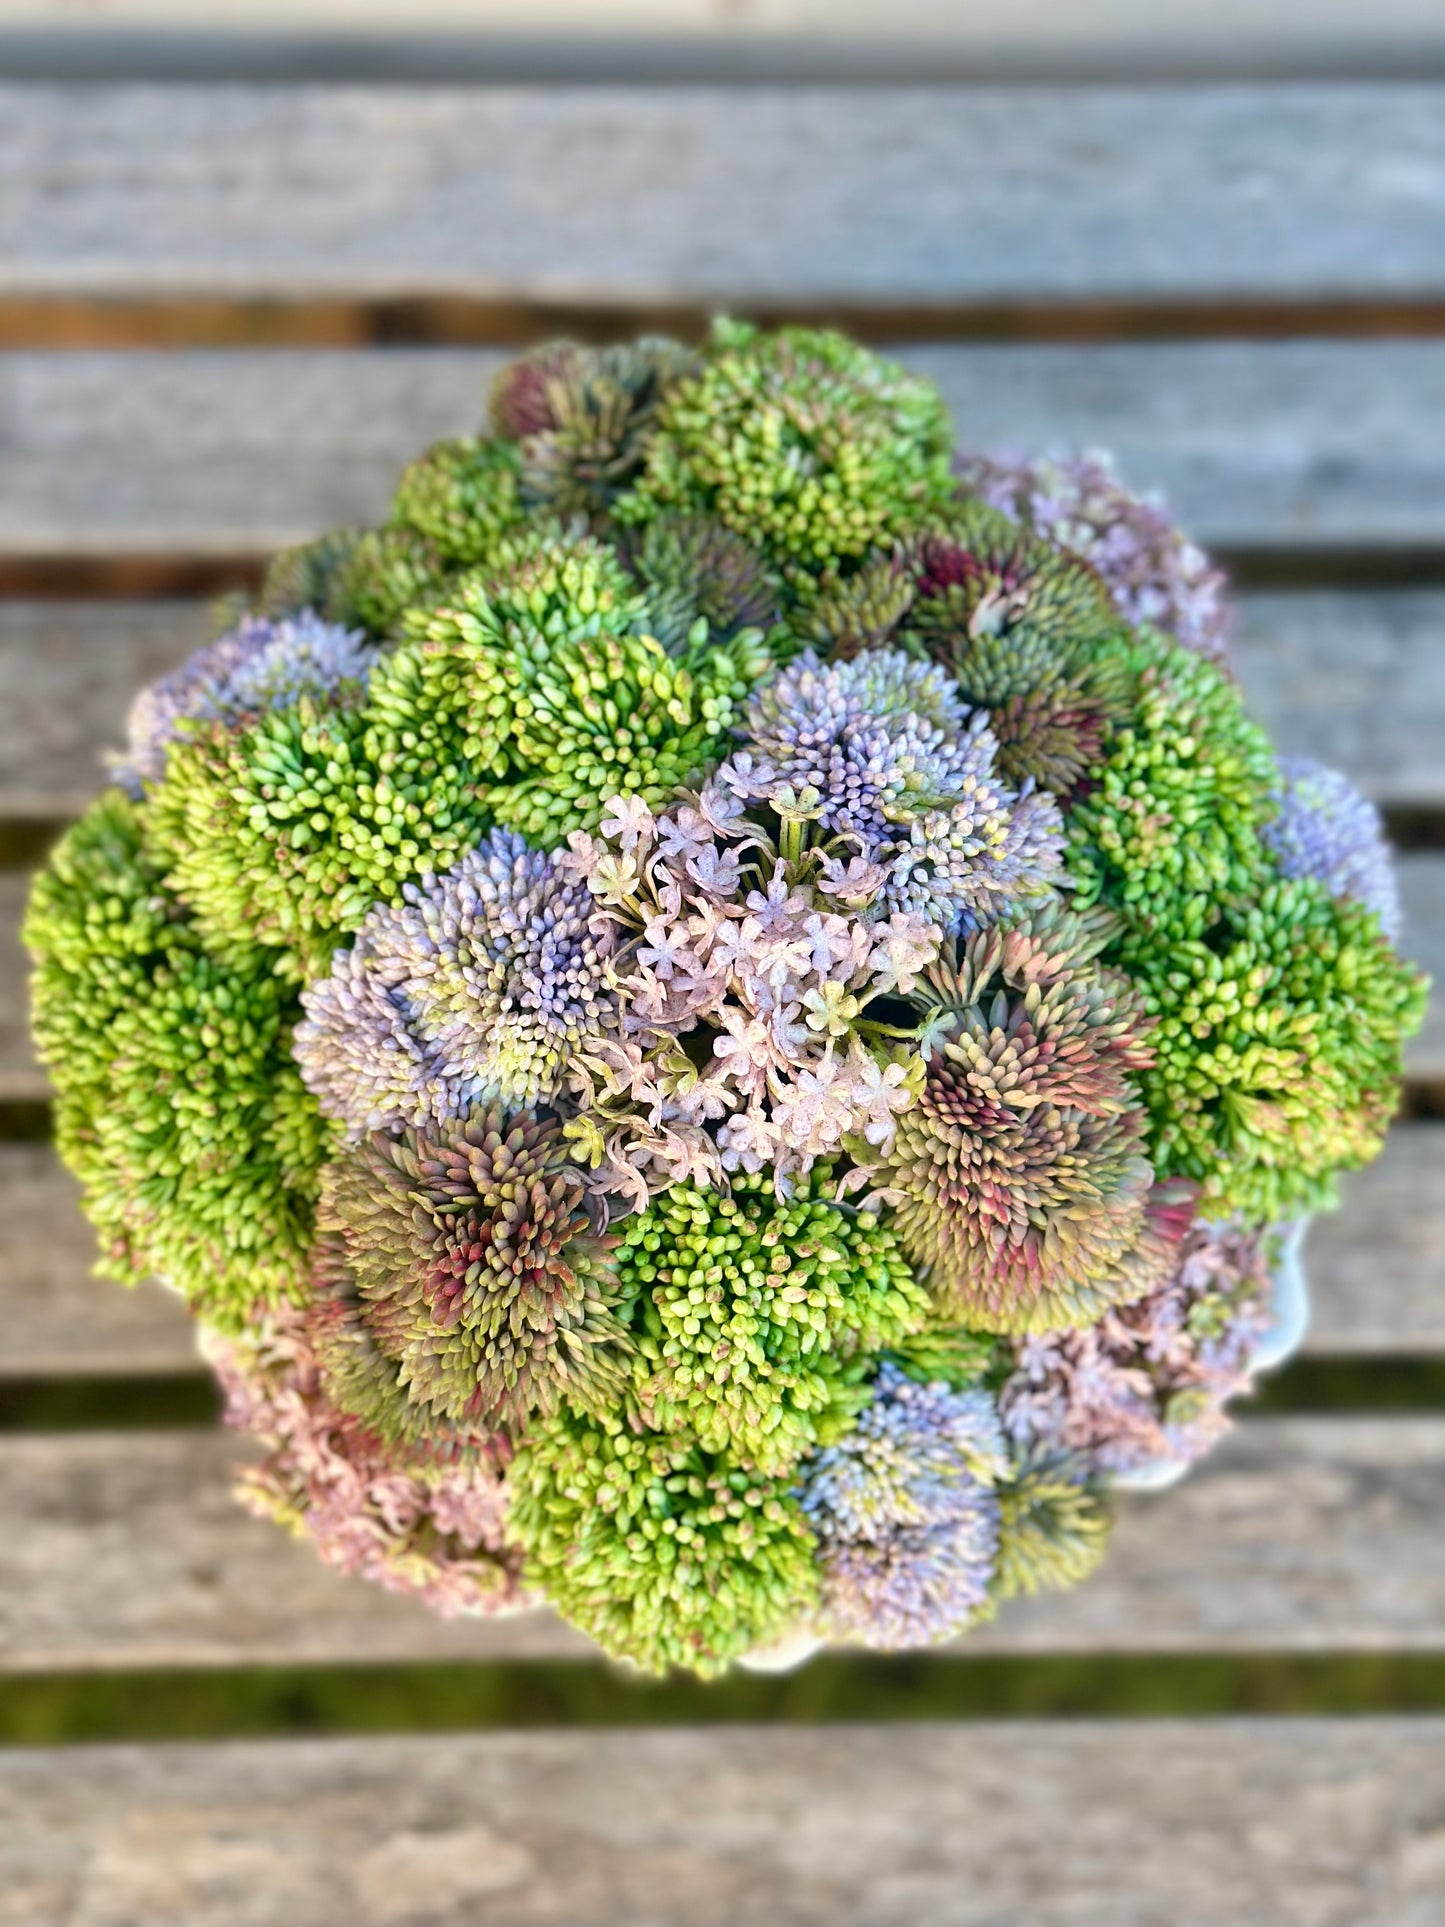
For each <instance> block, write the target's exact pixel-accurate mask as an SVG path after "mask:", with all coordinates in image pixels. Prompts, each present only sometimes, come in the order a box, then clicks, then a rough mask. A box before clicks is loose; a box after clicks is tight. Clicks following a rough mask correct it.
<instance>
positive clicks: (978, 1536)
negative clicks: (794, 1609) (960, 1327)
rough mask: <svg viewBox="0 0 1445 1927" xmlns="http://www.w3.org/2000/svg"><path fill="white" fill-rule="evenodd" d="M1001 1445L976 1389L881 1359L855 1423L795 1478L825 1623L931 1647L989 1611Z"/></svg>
mask: <svg viewBox="0 0 1445 1927" xmlns="http://www.w3.org/2000/svg"><path fill="white" fill-rule="evenodd" d="M1008 1470H1009V1452H1008V1446H1007V1443H1006V1441H1005V1438H1004V1434H1003V1431H1002V1429H1001V1427H1000V1425H999V1418H998V1412H997V1410H996V1408H995V1405H994V1401H993V1399H992V1398H991V1397H990V1396H989V1394H988V1393H987V1392H986V1391H984V1390H982V1389H981V1388H973V1389H969V1390H966V1391H954V1390H951V1389H950V1388H949V1386H947V1385H946V1384H944V1383H942V1382H941V1381H940V1382H934V1383H931V1384H919V1383H917V1382H915V1381H914V1380H913V1379H912V1378H910V1377H908V1376H907V1375H906V1373H904V1372H903V1371H902V1370H900V1369H899V1367H898V1366H896V1365H893V1364H891V1363H885V1364H884V1365H883V1366H882V1368H881V1369H880V1371H879V1373H878V1377H877V1379H876V1380H875V1381H874V1385H873V1388H872V1397H871V1399H870V1400H869V1402H868V1404H867V1405H866V1406H865V1407H864V1409H863V1411H862V1412H861V1413H860V1414H859V1417H858V1420H857V1423H856V1424H855V1425H854V1427H853V1428H852V1430H851V1431H850V1432H849V1433H848V1435H847V1436H846V1437H845V1438H844V1439H843V1440H842V1441H841V1442H840V1443H839V1444H837V1445H834V1446H830V1447H829V1448H828V1449H827V1450H825V1451H823V1452H820V1453H818V1455H817V1456H816V1457H815V1458H814V1459H813V1460H812V1461H811V1463H810V1464H809V1466H808V1470H807V1476H806V1478H805V1479H804V1481H803V1486H802V1505H803V1512H804V1514H805V1515H806V1517H807V1518H808V1520H809V1522H810V1523H811V1525H812V1526H813V1529H814V1531H815V1532H816V1533H817V1535H818V1547H819V1555H820V1558H821V1560H822V1567H823V1592H822V1615H823V1623H824V1625H825V1627H826V1629H827V1631H828V1633H829V1634H830V1635H831V1636H832V1637H834V1638H838V1639H844V1640H849V1641H856V1642H858V1643H860V1644H862V1645H866V1646H879V1647H883V1648H885V1649H899V1648H906V1647H910V1646H927V1645H931V1644H932V1643H933V1642H934V1641H935V1640H938V1639H943V1638H946V1637H947V1636H948V1635H949V1634H950V1633H956V1632H959V1631H961V1630H963V1629H964V1628H965V1627H967V1626H968V1625H969V1624H970V1623H971V1622H972V1621H974V1620H975V1619H977V1618H979V1617H980V1616H983V1615H986V1613H987V1610H988V1605H989V1585H990V1582H991V1580H992V1578H993V1576H994V1570H995V1567H996V1564H997V1561H998V1552H999V1519H1000V1511H999V1501H998V1496H997V1493H996V1491H995V1488H996V1486H997V1485H998V1484H999V1483H1000V1482H1001V1481H1003V1480H1005V1479H1006V1478H1007V1476H1008Z"/></svg>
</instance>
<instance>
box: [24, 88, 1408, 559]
mask: <svg viewBox="0 0 1445 1927" xmlns="http://www.w3.org/2000/svg"><path fill="white" fill-rule="evenodd" d="M1442 125H1445V116H1442ZM0 140H3V134H0ZM0 178H3V176H0ZM1442 258H1445V255H1442ZM899 356H900V359H902V360H904V361H906V362H907V363H908V364H909V365H910V366H911V367H915V368H917V369H918V370H919V371H920V372H923V373H926V374H928V375H929V376H931V377H932V378H933V379H934V380H936V381H937V382H938V383H939V385H940V387H941V389H942V391H943V393H944V395H945V397H946V398H947V400H948V402H949V405H950V407H951V408H952V409H953V412H954V417H955V420H956V423H957V425H958V430H959V434H960V435H961V437H962V438H963V439H964V440H965V441H967V442H968V443H970V444H971V445H973V446H976V447H983V448H991V447H998V446H1002V445H1014V446H1017V447H1020V448H1025V449H1034V450H1039V451H1043V450H1046V449H1061V448H1062V449H1067V448H1077V447H1108V448H1111V449H1112V450H1113V451H1114V453H1115V455H1116V456H1117V457H1118V460H1119V462H1120V465H1121V468H1122V472H1123V474H1124V475H1125V477H1126V478H1127V479H1128V480H1129V481H1130V482H1131V483H1132V484H1133V486H1135V487H1137V488H1140V489H1161V490H1163V492H1164V493H1165V494H1166V495H1167V496H1168V497H1169V499H1170V500H1171V502H1172V504H1173V507H1174V509H1175V511H1176V512H1177V514H1178V516H1179V519H1180V520H1181V522H1182V523H1183V525H1184V526H1185V527H1187V528H1188V529H1189V530H1190V531H1191V533H1192V534H1194V535H1195V536H1196V537H1197V538H1198V539H1200V540H1201V541H1204V542H1206V543H1209V544H1214V545H1225V546H1230V547H1233V548H1236V549H1239V550H1251V549H1260V548H1264V549H1277V548H1279V547H1281V546H1283V547H1288V548H1292V549H1300V550H1303V551H1311V550H1318V551H1321V552H1325V553H1330V552H1332V551H1334V550H1335V549H1336V548H1338V547H1339V546H1340V545H1342V544H1343V545H1345V546H1346V547H1349V548H1352V549H1378V550H1380V551H1381V552H1382V553H1384V554H1386V555H1388V554H1389V552H1390V551H1392V550H1396V549H1399V548H1401V547H1406V548H1408V547H1410V546H1411V545H1414V546H1416V547H1418V546H1420V545H1428V544H1438V543H1441V542H1445V341H1429V340H1418V341H1406V340H1396V341H1388V342H1367V341H1204V342H1138V343H1129V344H1119V343H1115V344H1105V345H1100V346H1095V347H1072V346H1058V345H1053V344H1039V343H1033V344H1022V345H978V344H972V345H961V346H952V347H943V346H929V345H926V344H925V345H912V346H909V347H906V348H903V349H900V350H899ZM504 358H505V357H504V356H503V355H502V353H501V352H500V351H483V350H469V349H450V348H438V349H400V348H398V349H388V350H386V351H385V352H368V351H365V350H352V351H340V350H338V351H306V350H280V349H277V350H271V351H256V350H249V351H247V350H237V351H234V352H227V351H189V352H182V353H175V354H148V353H143V352H142V353H130V354H127V353H120V352H75V353H51V354H44V353H28V352H27V353H15V354H10V355H6V356H3V357H0V555H19V556H23V555H32V554H45V555H75V556H85V555H91V556H94V555H111V554H116V553H120V552H125V551H138V552H140V553H143V554H158V553H159V554H165V555H207V554H212V555H213V554H217V553H221V554H227V555H231V554H237V553H247V552H254V553H262V552H264V551H267V550H269V549H272V548H276V547H279V546H281V545H282V544H284V543H286V542H289V541H293V540H297V539H300V538H301V537H304V536H307V535H310V534H314V533H316V532H317V531H319V530H321V529H324V528H327V527H331V526H336V525H339V524H342V523H347V522H356V521H368V520H375V519H377V518H378V517H380V516H381V515H382V514H383V513H384V511H385V508H386V504H387V501H388V499H389V495H390V491H391V489H392V487H393V485H394V483H395V479H396V476H397V474H398V472H399V471H400V469H401V467H402V466H403V464H404V463H405V462H407V461H408V460H410V459H411V457H412V456H413V455H415V454H416V453H417V452H418V451H419V450H420V449H421V448H422V447H424V446H425V445H426V444H427V443H428V442H430V441H432V440H434V439H436V438H437V437H439V436H443V435H448V434H457V433H462V432H466V431H469V430H471V429H472V428H474V427H475V426H476V425H477V422H478V420H479V418H480V415H481V412H482V405H483V397H484V392H485V388H486V384H487V381H488V379H489V378H490V376H491V374H492V373H493V372H494V371H495V369H496V368H497V366H498V365H499V363H500V362H501V361H502V360H503V359H504ZM1343 396H1347V397H1348V398H1349V405H1348V407H1343V406H1341V402H1340V398H1341V397H1343Z"/></svg>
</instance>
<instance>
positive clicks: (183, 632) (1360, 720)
mask: <svg viewBox="0 0 1445 1927" xmlns="http://www.w3.org/2000/svg"><path fill="white" fill-rule="evenodd" d="M207 619H208V610H207V607H206V605H205V604H202V603H192V602H181V601H167V602H66V601H53V602H0V688H3V689H4V690H5V692H6V702H5V705H4V708H3V711H0V822H6V821H9V822H14V821H17V820H25V819H27V818H31V819H34V818H38V819H41V820H43V821H47V822H54V821H57V820H63V819H64V818H67V817H70V816H74V815H77V814H78V813H79V812H80V811H81V810H82V809H83V808H84V807H85V805H86V804H87V803H88V802H89V801H90V800H91V798H92V797H93V796H94V795H95V794H96V791H97V790H98V788H99V787H100V785H101V783H102V782H103V780H104V771H103V768H102V763H101V755H102V752H103V751H104V750H105V749H113V748H115V747H116V746H117V744H119V743H120V742H121V741H122V739H123V736H124V726H125V715H126V710H127V708H128V706H129V703H130V700H131V697H132V696H133V695H134V693H135V691H136V690H137V689H138V688H139V687H140V686H141V684H142V683H145V682H148V681H149V680H151V678H153V677H155V676H159V675H162V674H164V673H165V672H166V671H167V670H169V669H172V668H174V667H175V666H176V665H177V664H178V663H179V662H181V661H182V660H183V659H184V658H185V657H186V656H187V655H189V653H190V652H191V650H193V649H194V648H196V647H197V646H198V645H199V643H200V642H201V641H202V640H203V639H204V637H205V635H206V633H207ZM1235 653H1236V658H1237V662H1238V666H1239V672H1240V675H1241V677H1242V679H1243V681H1244V685H1245V689H1246V691H1247V693H1248V695H1249V697H1250V700H1251V702H1252V704H1253V706H1254V708H1255V710H1256V713H1257V714H1258V715H1259V717H1260V720H1261V721H1262V722H1263V723H1264V724H1265V725H1266V727H1267V728H1268V729H1269V731H1270V733H1271V735H1272V737H1273V738H1274V740H1275V742H1276V743H1277V744H1278V746H1279V748H1280V750H1281V752H1282V753H1284V754H1286V755H1313V756H1317V757H1319V758H1320V759H1321V760H1322V761H1325V762H1328V763H1331V764H1333V765H1334V766H1335V767H1336V768H1339V769H1344V770H1346V771H1347V772H1348V773H1349V774H1350V775H1351V776H1352V777H1353V778H1354V779H1355V781H1356V782H1357V783H1359V784H1360V785H1361V786H1362V787H1363V788H1364V789H1365V790H1366V791H1367V792H1368V793H1369V794H1370V795H1372V796H1374V797H1376V798H1377V799H1378V800H1379V801H1381V802H1382V803H1386V804H1409V805H1415V806H1419V805H1433V806H1438V805H1439V804H1441V803H1442V802H1445V750H1442V747H1441V746H1442V744H1445V594H1441V593H1439V592H1438V591H1428V590H1375V591H1361V592H1354V593H1351V592H1346V591H1337V592H1333V593H1328V594H1318V593H1317V594H1305V593H1302V594H1288V595H1245V596H1242V597H1241V598H1240V602H1239V611H1238V624H1237V647H1236V652H1235Z"/></svg>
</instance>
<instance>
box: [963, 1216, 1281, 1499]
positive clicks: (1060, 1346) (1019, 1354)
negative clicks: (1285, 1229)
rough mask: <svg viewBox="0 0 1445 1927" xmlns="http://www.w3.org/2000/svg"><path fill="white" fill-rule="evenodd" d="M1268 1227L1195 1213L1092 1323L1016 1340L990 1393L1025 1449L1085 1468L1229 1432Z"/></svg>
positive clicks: (1148, 1459) (1183, 1449)
mask: <svg viewBox="0 0 1445 1927" xmlns="http://www.w3.org/2000/svg"><path fill="white" fill-rule="evenodd" d="M1270 1235H1271V1234H1270V1233H1268V1232H1266V1231H1261V1230H1253V1231H1245V1230H1242V1229H1241V1228H1239V1227H1238V1226H1233V1225H1209V1224H1204V1223H1198V1224H1196V1225H1194V1226H1193V1228H1192V1229H1191V1230H1190V1231H1189V1232H1188V1233H1187V1234H1186V1235H1185V1238H1184V1242H1183V1244H1182V1245H1181V1246H1180V1249H1179V1257H1178V1260H1177V1262H1176V1264H1175V1266H1174V1269H1173V1270H1172V1272H1171V1273H1170V1275H1169V1277H1168V1278H1167V1279H1166V1281H1165V1282H1164V1283H1163V1284H1162V1285H1159V1286H1157V1287H1156V1288H1155V1289H1154V1290H1153V1291H1151V1292H1149V1293H1148V1294H1147V1295H1146V1296H1145V1297H1143V1298H1139V1299H1136V1300H1135V1302H1134V1303H1133V1304H1130V1305H1118V1306H1116V1307H1115V1308H1114V1309H1113V1310H1112V1311H1109V1312H1108V1313H1106V1314H1105V1316H1104V1317H1103V1318H1102V1319H1101V1320H1100V1321H1099V1323H1098V1324H1096V1325H1090V1326H1088V1327H1087V1328H1085V1329H1084V1330H1079V1331H1057V1332H1047V1333H1045V1334H1043V1335H1042V1336H1039V1337H1033V1338H1022V1339H1020V1340H1019V1341H1018V1344H1017V1349H1016V1352H1015V1363H1014V1370H1013V1374H1012V1376H1011V1377H1010V1378H1009V1379H1008V1381H1007V1382H1006V1384H1005V1385H1004V1387H1003V1390H1002V1392H1001V1393H1000V1395H999V1414H1000V1417H1001V1418H1002V1419H1003V1424H1004V1429H1005V1431H1006V1432H1007V1433H1008V1434H1009V1436H1010V1437H1011V1438H1012V1439H1013V1440H1014V1441H1015V1443H1016V1444H1018V1445H1020V1446H1022V1447H1024V1448H1025V1449H1027V1448H1029V1447H1033V1446H1041V1447H1044V1448H1047V1449H1050V1450H1057V1449H1059V1448H1062V1449H1064V1450H1066V1451H1069V1452H1075V1453H1077V1454H1079V1456H1080V1457H1081V1458H1082V1459H1083V1460H1084V1461H1085V1462H1086V1464H1087V1465H1088V1467H1089V1470H1090V1471H1091V1473H1093V1474H1094V1475H1095V1476H1099V1475H1105V1476H1107V1475H1110V1474H1115V1475H1117V1474H1121V1473H1130V1472H1138V1471H1141V1470H1143V1469H1144V1468H1145V1467H1146V1466H1153V1465H1155V1464H1157V1463H1159V1462H1161V1461H1173V1462H1177V1463H1183V1464H1188V1463H1190V1462H1192V1461H1193V1460H1195V1459H1197V1458H1199V1457H1200V1456H1201V1454H1203V1453H1204V1452H1206V1451H1207V1450H1208V1449H1209V1447H1210V1446H1211V1445H1213V1444H1214V1442H1215V1440H1216V1439H1218V1438H1219V1437H1220V1435H1221V1434H1222V1433H1224V1432H1225V1431H1227V1430H1228V1427H1229V1420H1228V1417H1227V1415H1226V1412H1225V1406H1226V1405H1227V1404H1228V1402H1229V1400H1230V1399H1232V1398H1235V1397H1237V1396H1238V1395H1239V1394H1240V1393H1241V1392H1245V1391H1247V1390H1248V1389H1249V1383H1250V1358H1251V1355H1252V1353H1253V1351H1254V1349H1255V1347H1256V1345H1257V1344H1258V1342H1259V1340H1260V1338H1261V1337H1262V1336H1263V1334H1264V1332H1265V1331H1266V1330H1267V1329H1268V1326H1269V1319H1270V1299H1271V1291H1272V1286H1271V1282H1270V1269H1269V1249H1268V1247H1269V1241H1270Z"/></svg>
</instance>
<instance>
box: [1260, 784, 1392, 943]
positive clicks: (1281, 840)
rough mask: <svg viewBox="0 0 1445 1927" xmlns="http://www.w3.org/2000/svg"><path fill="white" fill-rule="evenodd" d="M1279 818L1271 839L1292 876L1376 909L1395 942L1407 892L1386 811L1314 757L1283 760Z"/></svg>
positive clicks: (1268, 833)
mask: <svg viewBox="0 0 1445 1927" xmlns="http://www.w3.org/2000/svg"><path fill="white" fill-rule="evenodd" d="M1279 773H1280V777H1281V787H1280V790H1279V794H1278V799H1277V800H1278V803H1279V814H1278V816H1277V817H1276V818H1275V819H1274V821H1273V822H1272V823H1269V824H1267V825H1266V826H1265V830H1264V840H1265V842H1266V844H1267V845H1268V846H1269V848H1270V850H1271V851H1273V853H1274V857H1275V861H1276V862H1277V863H1278V864H1279V867H1280V869H1281V870H1282V871H1283V872H1284V874H1285V875H1286V876H1287V877H1315V878H1318V880H1319V881H1320V882H1321V883H1323V884H1324V886H1325V888H1326V889H1327V890H1328V891H1329V893H1330V895H1331V896H1334V897H1344V898H1347V899H1349V900H1350V901H1352V902H1355V903H1359V904H1363V905H1364V907H1365V909H1367V910H1373V911H1374V912H1375V914H1376V916H1378V917H1379V919H1380V927H1381V929H1382V930H1383V931H1384V933H1385V935H1386V936H1387V937H1388V938H1389V939H1390V941H1391V942H1392V943H1393V942H1394V941H1395V939H1396V938H1397V937H1398V936H1399V934H1400V892H1399V885H1398V883H1397V881H1396V877H1395V866H1394V862H1393V860H1392V858H1391V854H1390V846H1389V844H1388V843H1387V842H1386V840H1385V826H1384V824H1383V823H1382V822H1381V820H1380V812H1379V811H1378V810H1377V809H1376V808H1375V806H1374V804H1373V803H1372V802H1370V800H1369V798H1368V797H1365V796H1362V795H1361V794H1360V792H1359V791H1358V790H1357V789H1356V788H1355V786H1354V784H1353V783H1352V782H1351V781H1350V780H1349V778H1348V777H1347V776H1343V775H1341V774H1340V772H1339V771H1338V770H1333V769H1326V768H1325V766H1324V764H1323V763H1316V762H1313V761H1311V759H1310V758H1309V757H1307V756H1286V757H1281V758H1280V761H1279Z"/></svg>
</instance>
